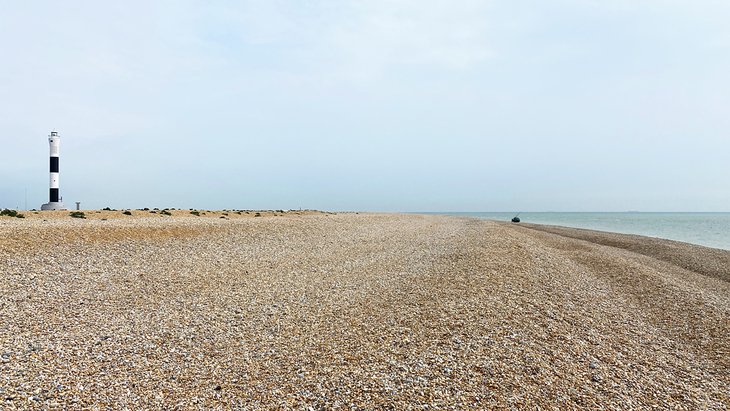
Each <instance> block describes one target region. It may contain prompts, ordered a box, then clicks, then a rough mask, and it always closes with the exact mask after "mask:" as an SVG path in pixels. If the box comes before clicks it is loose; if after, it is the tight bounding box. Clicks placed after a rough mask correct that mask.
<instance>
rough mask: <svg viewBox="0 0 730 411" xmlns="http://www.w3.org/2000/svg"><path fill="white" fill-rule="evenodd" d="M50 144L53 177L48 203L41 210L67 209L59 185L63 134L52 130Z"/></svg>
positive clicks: (49, 137) (49, 138)
mask: <svg viewBox="0 0 730 411" xmlns="http://www.w3.org/2000/svg"><path fill="white" fill-rule="evenodd" d="M48 144H49V145H50V148H51V169H50V171H51V179H50V192H49V200H48V203H46V204H43V205H42V206H41V210H65V208H64V206H63V202H62V197H61V196H60V193H59V191H58V190H59V187H58V177H59V172H58V157H59V147H60V145H61V136H59V135H58V132H56V131H51V135H50V136H48Z"/></svg>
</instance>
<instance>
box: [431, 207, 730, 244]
mask: <svg viewBox="0 0 730 411" xmlns="http://www.w3.org/2000/svg"><path fill="white" fill-rule="evenodd" d="M438 214H449V215H460V216H471V217H479V218H484V219H489V220H498V221H510V220H511V219H512V217H514V216H515V213H438ZM519 217H520V219H521V220H522V221H523V222H525V223H535V224H550V225H560V226H564V227H576V228H587V229H590V230H599V231H612V232H615V233H625V234H639V235H645V236H649V237H659V238H668V239H670V240H677V241H684V242H686V243H692V244H700V245H704V246H707V247H714V248H722V249H726V250H730V213H634V212H627V213H520V215H519Z"/></svg>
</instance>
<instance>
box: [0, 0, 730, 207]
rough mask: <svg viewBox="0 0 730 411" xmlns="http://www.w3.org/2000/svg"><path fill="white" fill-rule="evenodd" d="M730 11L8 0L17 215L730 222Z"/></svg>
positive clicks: (0, 25) (1, 99) (3, 182)
mask: <svg viewBox="0 0 730 411" xmlns="http://www.w3.org/2000/svg"><path fill="white" fill-rule="evenodd" d="M728 22H730V1H727V0H601V1H599V0H552V1H543V0H534V1H528V0H499V1H497V0H494V1H488V0H487V1H472V0H461V1H459V0H456V1H454V0H451V1H435V0H418V1H416V0H403V1H397V0H363V1H351V0H331V1H322V0H308V1H299V0H298V1H284V0H263V1H220V2H208V1H185V0H175V1H148V0H145V1H118V2H108V1H73V0H71V1H32V0H28V1H11V0H0V56H1V57H2V58H1V59H0V207H20V208H23V207H24V204H25V192H26V190H27V199H28V200H27V201H28V207H29V208H38V207H39V206H40V205H41V203H44V202H46V201H47V196H48V194H47V191H48V158H47V157H48V142H47V135H48V134H49V132H50V131H51V130H52V129H56V130H58V131H59V132H60V133H61V137H62V143H61V194H62V195H63V197H64V200H65V202H66V203H67V204H69V205H72V202H74V201H81V202H82V206H83V207H86V208H101V207H105V206H110V207H114V208H123V207H134V208H138V207H179V208H189V207H196V208H216V209H222V208H287V209H288V208H300V207H301V208H319V209H330V210H355V209H357V210H393V211H436V210H440V211H447V210H450V211H501V210H504V211H513V210H514V211H517V210H523V211H527V210H531V211H541V210H554V211H592V210H595V211H623V210H641V211H730V184H729V183H728V181H729V180H728V179H729V178H730V24H728Z"/></svg>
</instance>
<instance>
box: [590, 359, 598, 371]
mask: <svg viewBox="0 0 730 411" xmlns="http://www.w3.org/2000/svg"><path fill="white" fill-rule="evenodd" d="M588 367H590V369H592V370H595V369H596V368H598V362H596V361H591V363H590V364H588Z"/></svg>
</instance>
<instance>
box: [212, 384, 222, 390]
mask: <svg viewBox="0 0 730 411" xmlns="http://www.w3.org/2000/svg"><path fill="white" fill-rule="evenodd" d="M213 389H214V390H216V391H220V390H222V389H223V387H221V386H220V385H216V386H215V388H213Z"/></svg>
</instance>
